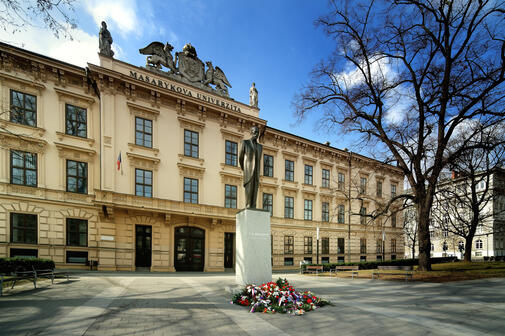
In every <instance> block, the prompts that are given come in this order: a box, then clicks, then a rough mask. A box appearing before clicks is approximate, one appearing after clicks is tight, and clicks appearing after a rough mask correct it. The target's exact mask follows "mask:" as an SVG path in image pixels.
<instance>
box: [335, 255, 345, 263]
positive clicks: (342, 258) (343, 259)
mask: <svg viewBox="0 0 505 336" xmlns="http://www.w3.org/2000/svg"><path fill="white" fill-rule="evenodd" d="M344 262H345V258H344V257H343V256H339V257H337V263H338V264H343V263H344Z"/></svg>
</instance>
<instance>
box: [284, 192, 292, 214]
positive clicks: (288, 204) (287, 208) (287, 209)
mask: <svg viewBox="0 0 505 336" xmlns="http://www.w3.org/2000/svg"><path fill="white" fill-rule="evenodd" d="M294 210H295V200H294V198H293V197H289V196H286V197H284V217H286V218H293V217H294V212H295V211H294Z"/></svg>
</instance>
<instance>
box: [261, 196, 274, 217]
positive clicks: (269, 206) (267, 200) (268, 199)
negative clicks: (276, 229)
mask: <svg viewBox="0 0 505 336" xmlns="http://www.w3.org/2000/svg"><path fill="white" fill-rule="evenodd" d="M273 202H274V197H273V195H272V194H267V193H263V209H265V210H268V211H270V216H272V215H273Z"/></svg>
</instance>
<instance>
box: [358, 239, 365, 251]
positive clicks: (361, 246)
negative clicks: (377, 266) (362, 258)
mask: <svg viewBox="0 0 505 336" xmlns="http://www.w3.org/2000/svg"><path fill="white" fill-rule="evenodd" d="M359 253H366V238H360V240H359Z"/></svg>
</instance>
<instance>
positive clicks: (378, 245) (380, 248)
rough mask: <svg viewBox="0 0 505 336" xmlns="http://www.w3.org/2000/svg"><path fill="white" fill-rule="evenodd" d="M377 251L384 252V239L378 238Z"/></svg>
mask: <svg viewBox="0 0 505 336" xmlns="http://www.w3.org/2000/svg"><path fill="white" fill-rule="evenodd" d="M376 253H382V239H377V248H376Z"/></svg>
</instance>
